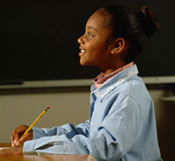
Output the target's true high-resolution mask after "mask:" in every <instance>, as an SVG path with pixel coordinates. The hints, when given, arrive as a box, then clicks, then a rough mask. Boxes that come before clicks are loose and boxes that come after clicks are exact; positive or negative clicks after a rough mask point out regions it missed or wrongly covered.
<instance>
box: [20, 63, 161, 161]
mask: <svg viewBox="0 0 175 161" xmlns="http://www.w3.org/2000/svg"><path fill="white" fill-rule="evenodd" d="M137 73H138V72H137V67H136V65H133V66H132V67H130V68H128V69H125V70H123V71H121V72H119V73H118V74H116V75H114V76H113V77H112V78H110V79H108V80H107V81H105V82H104V83H103V84H102V85H101V86H100V87H99V88H96V86H95V85H92V86H91V98H90V118H89V120H87V121H86V122H85V123H82V124H79V125H76V126H74V125H72V124H65V125H62V126H59V127H53V128H51V129H45V128H33V135H34V138H33V140H31V141H27V142H25V144H24V146H23V152H24V153H33V152H35V153H49V154H90V155H92V156H94V157H95V158H96V160H97V161H160V160H162V159H161V156H160V151H159V146H158V141H157V133H156V122H155V115H154V105H153V102H152V99H151V97H150V95H149V93H148V91H147V89H146V87H145V85H144V82H143V81H142V79H141V78H140V77H139V76H137Z"/></svg>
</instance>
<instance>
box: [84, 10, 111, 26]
mask: <svg viewBox="0 0 175 161" xmlns="http://www.w3.org/2000/svg"><path fill="white" fill-rule="evenodd" d="M109 19H110V16H109V14H107V13H103V12H102V11H96V12H95V13H93V14H92V15H91V16H90V18H89V19H88V21H87V23H86V27H87V28H88V27H93V28H96V29H97V28H98V29H99V28H107V27H109V26H108V24H109Z"/></svg>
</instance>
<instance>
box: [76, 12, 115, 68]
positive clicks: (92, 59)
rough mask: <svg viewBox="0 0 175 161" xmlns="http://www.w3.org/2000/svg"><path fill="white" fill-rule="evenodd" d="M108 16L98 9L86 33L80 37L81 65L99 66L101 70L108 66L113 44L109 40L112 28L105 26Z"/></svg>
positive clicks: (91, 18)
mask: <svg viewBox="0 0 175 161" xmlns="http://www.w3.org/2000/svg"><path fill="white" fill-rule="evenodd" d="M108 16H109V15H106V14H102V13H100V12H99V11H97V12H95V13H94V14H92V16H91V17H90V18H89V19H88V21H87V23H86V30H85V33H84V35H82V36H81V37H80V38H79V39H78V43H79V44H80V47H79V48H80V53H79V56H80V64H81V65H83V66H86V65H90V66H97V67H99V68H100V69H101V70H105V69H106V68H107V66H108V62H109V61H108V59H109V55H110V52H111V49H112V46H113V45H112V43H111V42H110V41H109V37H110V35H111V30H110V29H109V28H108V27H107V26H105V22H106V21H105V19H106V18H108Z"/></svg>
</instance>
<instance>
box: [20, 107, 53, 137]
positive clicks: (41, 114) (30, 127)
mask: <svg viewBox="0 0 175 161" xmlns="http://www.w3.org/2000/svg"><path fill="white" fill-rule="evenodd" d="M48 109H50V106H47V107H46V108H45V109H44V110H43V112H41V113H40V115H39V116H38V117H37V118H36V120H35V121H33V123H32V124H31V125H30V126H29V128H28V129H27V130H26V131H25V132H24V134H23V135H22V136H21V138H20V140H21V139H22V138H23V137H24V136H25V135H26V134H27V133H28V132H29V131H30V130H31V129H32V127H33V126H34V125H35V124H36V123H37V122H38V121H39V120H40V118H41V117H42V116H43V115H44V114H45V113H46V112H47V110H48Z"/></svg>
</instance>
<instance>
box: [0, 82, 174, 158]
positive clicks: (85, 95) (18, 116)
mask: <svg viewBox="0 0 175 161" xmlns="http://www.w3.org/2000/svg"><path fill="white" fill-rule="evenodd" d="M148 89H149V92H150V94H151V96H152V98H153V100H154V103H155V113H156V120H157V128H158V137H159V144H160V148H161V153H162V156H163V158H164V160H165V161H172V160H173V157H174V156H173V153H174V150H173V145H174V144H175V142H174V136H175V135H174V134H175V133H174V123H175V117H174V116H175V115H174V114H175V103H173V102H169V101H166V102H165V101H160V98H162V97H165V96H171V95H172V91H171V88H169V86H165V85H163V86H158V87H157V86H156V87H155V86H151V85H148ZM89 94H90V93H89V87H69V88H48V89H42V88H41V89H30V90H10V91H9V90H4V91H2V90H1V93H0V107H1V112H0V127H1V131H0V142H10V132H11V130H12V129H14V128H15V127H16V126H17V125H20V124H28V125H29V124H31V123H32V121H33V120H34V119H35V118H36V117H37V116H38V115H39V114H40V112H41V111H42V110H43V109H44V107H46V106H47V105H50V106H51V109H50V110H49V111H48V112H47V113H46V114H45V116H44V117H43V118H42V119H41V120H40V121H39V122H38V123H37V125H36V126H38V127H52V126H59V125H61V124H64V123H67V122H71V123H73V124H78V123H80V122H84V121H85V120H86V119H88V117H89Z"/></svg>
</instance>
